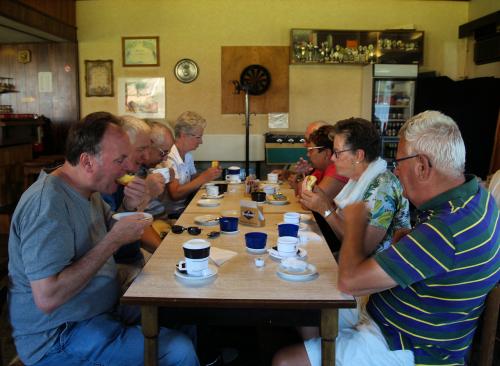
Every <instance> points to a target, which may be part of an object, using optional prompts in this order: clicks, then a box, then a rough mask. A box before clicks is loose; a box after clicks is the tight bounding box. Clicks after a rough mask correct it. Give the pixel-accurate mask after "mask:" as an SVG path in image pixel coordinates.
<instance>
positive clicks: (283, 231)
mask: <svg viewBox="0 0 500 366" xmlns="http://www.w3.org/2000/svg"><path fill="white" fill-rule="evenodd" d="M298 234H299V225H295V224H279V225H278V235H279V236H293V237H295V238H296V237H297V235H298Z"/></svg>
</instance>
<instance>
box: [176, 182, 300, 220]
mask: <svg viewBox="0 0 500 366" xmlns="http://www.w3.org/2000/svg"><path fill="white" fill-rule="evenodd" d="M244 190H245V185H244V184H229V185H228V191H227V192H226V193H224V197H223V198H222V199H217V200H215V201H218V202H219V203H220V204H219V205H218V206H216V207H202V206H200V205H199V204H198V201H199V200H200V199H202V198H203V195H204V194H206V191H205V189H204V188H201V189H200V190H199V191H198V192H197V193H196V195H195V197H194V198H193V200H192V201H191V203H190V204H189V206H188V207H187V208H186V210H185V211H184V212H185V213H205V214H220V213H221V212H222V211H226V210H234V209H239V207H240V201H241V200H242V199H243V200H248V201H251V198H250V196H249V195H245V194H244ZM280 192H281V193H283V194H284V195H285V196H286V197H287V199H288V203H287V204H284V205H276V204H271V203H267V202H265V203H261V204H260V205H261V207H262V210H263V212H264V214H266V213H284V212H290V211H292V212H300V213H306V212H309V210H308V209H306V208H304V207H302V205H301V204H300V203H299V201H298V199H297V197H296V196H295V192H294V190H293V189H290V188H287V187H285V186H284V185H281V186H280Z"/></svg>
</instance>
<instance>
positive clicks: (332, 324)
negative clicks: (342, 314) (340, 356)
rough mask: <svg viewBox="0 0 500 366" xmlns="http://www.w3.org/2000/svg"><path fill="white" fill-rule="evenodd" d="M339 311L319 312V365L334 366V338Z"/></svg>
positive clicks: (337, 325)
mask: <svg viewBox="0 0 500 366" xmlns="http://www.w3.org/2000/svg"><path fill="white" fill-rule="evenodd" d="M338 320H339V310H338V309H323V310H321V360H322V361H321V365H322V366H335V338H337V333H338V328H339V323H338Z"/></svg>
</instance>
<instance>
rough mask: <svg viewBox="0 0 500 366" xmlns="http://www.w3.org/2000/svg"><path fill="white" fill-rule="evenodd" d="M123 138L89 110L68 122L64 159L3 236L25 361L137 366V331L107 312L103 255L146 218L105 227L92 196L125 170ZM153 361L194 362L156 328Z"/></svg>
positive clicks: (179, 342)
mask: <svg viewBox="0 0 500 366" xmlns="http://www.w3.org/2000/svg"><path fill="white" fill-rule="evenodd" d="M130 151H131V146H130V142H129V139H128V137H127V135H126V134H125V132H124V131H123V130H122V128H121V127H120V121H119V120H118V118H117V117H115V116H113V115H111V114H109V113H105V112H97V113H92V114H90V115H88V116H87V117H85V118H84V119H83V120H82V121H81V122H78V123H76V124H74V125H73V126H72V127H71V129H70V132H69V135H68V138H67V141H66V161H65V163H64V165H62V166H61V167H60V168H58V169H57V170H55V171H54V172H53V173H51V174H45V173H42V174H41V175H40V177H39V179H38V180H37V181H36V182H35V183H34V184H33V185H32V186H31V187H30V188H29V189H28V190H27V191H26V192H25V193H24V194H23V196H22V197H21V199H20V201H19V204H18V206H17V208H16V210H15V212H14V216H13V219H12V227H11V232H10V237H9V259H10V261H9V277H10V279H11V287H10V289H9V312H10V320H11V323H12V327H13V336H14V341H15V344H16V348H17V351H18V354H19V356H20V358H21V360H22V361H23V362H24V363H25V364H27V365H81V364H93V365H95V364H99V365H125V364H127V365H131V364H133V365H137V364H141V363H142V360H143V352H144V351H143V345H144V337H143V335H142V333H141V330H140V328H139V327H137V326H126V325H125V324H124V322H123V321H122V320H121V318H120V317H119V315H120V314H119V313H117V312H116V311H115V309H116V305H117V302H118V284H117V281H116V278H115V277H116V265H115V262H114V260H113V253H114V252H115V251H116V250H118V249H119V248H120V247H121V246H122V245H124V244H126V243H129V242H131V241H134V240H137V239H138V238H139V237H140V236H141V234H142V232H143V230H144V228H145V227H146V226H147V225H149V224H150V223H148V222H146V221H144V220H140V219H141V217H142V216H140V215H132V216H130V217H128V218H125V219H123V220H120V221H118V222H116V223H115V224H114V225H113V226H112V227H111V224H112V221H111V213H112V212H111V211H110V209H109V206H108V205H107V204H105V203H104V201H103V200H102V198H101V195H100V193H98V192H105V193H112V192H114V191H115V190H116V189H117V184H116V183H115V181H116V179H117V178H119V177H120V176H122V175H123V174H124V173H125V172H126V171H128V170H129V169H130V166H129V164H130V163H129V160H128V154H129V153H130ZM160 337H161V340H160V347H159V353H158V354H159V364H162V365H198V360H197V357H196V354H195V351H194V349H193V345H192V343H191V341H190V340H189V339H188V338H187V337H186V336H184V335H182V334H180V333H177V332H176V331H173V330H168V329H164V328H162V329H161V331H160Z"/></svg>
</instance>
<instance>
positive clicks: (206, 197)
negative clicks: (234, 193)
mask: <svg viewBox="0 0 500 366" xmlns="http://www.w3.org/2000/svg"><path fill="white" fill-rule="evenodd" d="M223 197H224V193H221V194H219V195H218V196H209V195H208V194H206V193H203V194H202V195H201V198H204V199H213V200H220V199H221V198H223Z"/></svg>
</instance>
